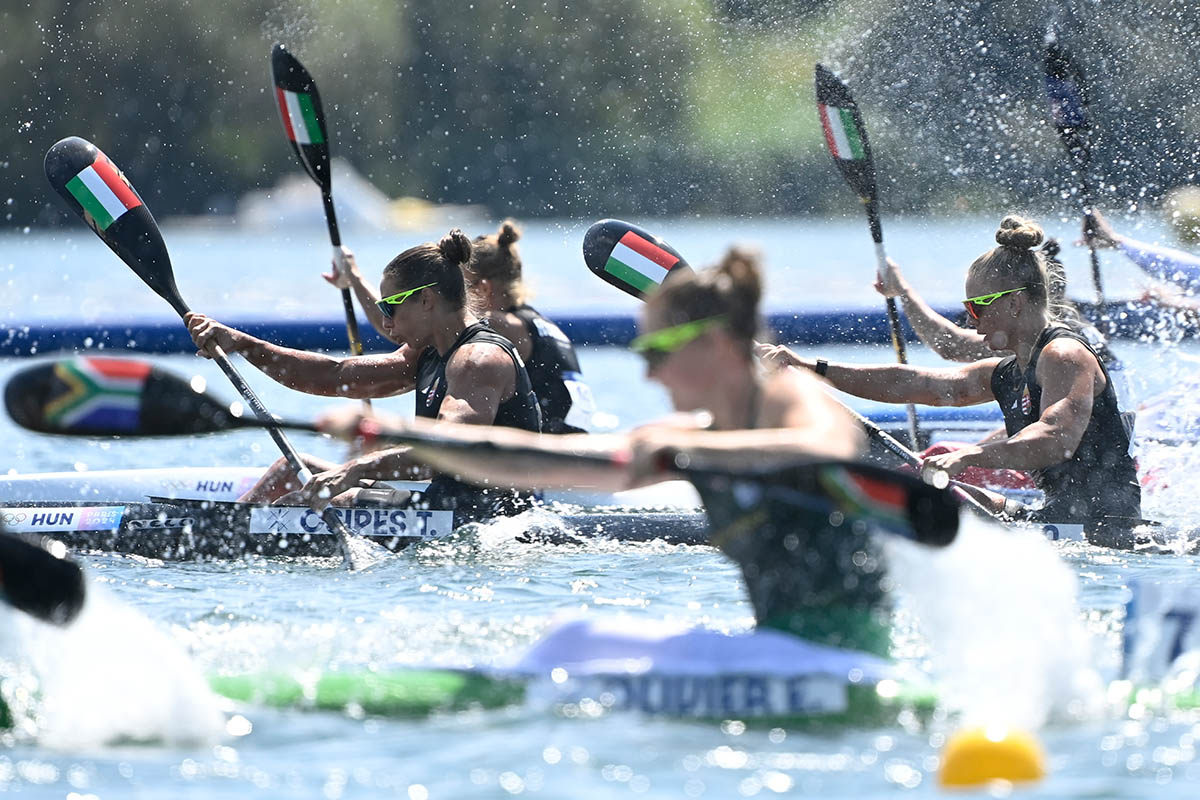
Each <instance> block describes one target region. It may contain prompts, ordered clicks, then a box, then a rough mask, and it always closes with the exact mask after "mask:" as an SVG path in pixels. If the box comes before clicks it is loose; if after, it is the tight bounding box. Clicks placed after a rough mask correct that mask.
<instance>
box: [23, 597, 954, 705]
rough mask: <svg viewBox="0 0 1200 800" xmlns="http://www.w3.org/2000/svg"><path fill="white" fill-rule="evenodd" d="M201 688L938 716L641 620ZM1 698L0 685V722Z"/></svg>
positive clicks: (735, 640) (820, 649) (875, 666)
mask: <svg viewBox="0 0 1200 800" xmlns="http://www.w3.org/2000/svg"><path fill="white" fill-rule="evenodd" d="M209 684H210V686H211V687H212V689H213V690H214V691H215V692H216V693H217V694H219V695H222V696H224V697H227V698H230V699H232V700H235V701H238V702H241V703H245V704H248V705H251V706H260V707H261V706H268V707H275V708H291V709H297V710H316V711H330V712H341V713H353V714H356V715H359V714H369V715H373V716H390V717H423V716H428V715H432V714H438V713H446V712H456V711H463V710H473V709H498V708H506V707H513V706H525V707H528V708H532V709H544V710H548V711H556V712H558V713H561V714H562V715H564V716H567V717H578V716H594V715H597V714H600V713H610V712H631V713H634V714H638V715H640V716H646V717H658V718H667V719H683V720H710V721H720V720H729V719H737V720H744V721H753V722H759V723H762V724H770V725H781V724H786V725H788V726H789V727H804V726H831V725H848V726H876V725H881V724H889V723H891V724H894V723H895V722H896V721H897V719H898V718H899V717H900V715H901V714H904V713H905V712H909V713H916V714H917V715H919V718H928V717H929V716H930V715H931V714H932V712H933V711H934V709H935V708H936V696H935V693H934V691H933V690H932V688H931V687H930V686H929V684H928V683H927V682H926V681H925V680H924V679H923V678H922V677H921V675H920V674H919V673H917V672H916V671H915V670H911V669H909V668H905V667H902V666H901V665H898V664H896V663H895V662H892V661H890V660H888V659H884V658H880V657H878V656H874V655H871V654H869V653H863V652H857V651H852V650H843V649H839V648H835V647H829V646H825V645H820V644H815V643H812V642H808V641H804V640H802V639H799V638H797V637H795V636H791V635H788V634H784V633H781V632H777V631H772V630H764V629H760V630H756V631H752V632H749V633H742V634H726V633H721V632H718V631H712V630H703V629H680V628H678V627H675V626H671V625H670V624H668V623H662V622H649V621H644V622H639V623H638V627H637V630H636V631H634V630H630V629H629V624H628V622H627V621H622V620H620V619H616V618H614V619H600V620H571V621H568V622H565V623H561V624H558V625H556V626H555V627H554V628H552V629H551V631H550V632H549V633H547V634H546V635H545V636H543V637H542V638H541V639H540V640H539V641H538V642H536V643H535V644H534V645H533V646H532V647H530V648H529V649H528V650H526V651H525V652H524V653H522V654H520V655H519V656H517V657H516V658H515V659H513V660H511V661H510V662H508V663H502V664H497V665H494V666H488V667H468V668H462V669H446V668H441V667H438V668H429V669H426V668H421V667H416V668H409V667H397V668H392V669H387V668H382V669H367V668H363V669H348V670H326V671H323V672H319V673H318V674H316V675H314V674H313V673H312V671H311V670H303V669H299V670H297V671H296V672H294V673H293V672H287V671H275V672H262V673H250V674H220V675H213V676H210V678H209ZM5 696H6V692H5V686H4V681H3V680H2V679H0V724H3V723H4V722H5V720H4V717H5V714H6V709H5V707H4V702H3V699H4V698H5ZM7 724H9V725H11V724H12V720H11V719H9V720H7Z"/></svg>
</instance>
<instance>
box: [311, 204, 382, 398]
mask: <svg viewBox="0 0 1200 800" xmlns="http://www.w3.org/2000/svg"><path fill="white" fill-rule="evenodd" d="M321 204H322V205H323V206H324V208H325V227H326V228H327V229H328V230H329V243H330V244H332V245H333V249H334V251H335V255H334V258H336V257H337V253H336V251H338V250H339V249H340V248H341V246H342V234H341V233H340V232H339V231H338V223H337V214H336V213H335V212H334V210H333V192H332V190H331V188H330V186H329V185H328V184H327V183H323V184H322V185H321ZM342 308H343V309H344V310H345V312H346V338H347V339H349V340H350V352H351V353H352V354H354V355H356V356H361V355H362V354H363V345H362V337H360V336H359V333H358V316H357V315H356V314H355V313H354V299H353V298H352V297H351V296H350V289H349V288H348V287H347V288H345V289H342ZM362 402H363V406H364V407H366V408H368V409H369V408H371V401H370V400H363V401H362Z"/></svg>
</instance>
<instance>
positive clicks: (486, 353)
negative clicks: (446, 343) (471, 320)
mask: <svg viewBox="0 0 1200 800" xmlns="http://www.w3.org/2000/svg"><path fill="white" fill-rule="evenodd" d="M515 380H516V367H515V365H514V363H513V360H512V356H510V355H509V354H508V353H507V352H506V351H505V350H504V348H503V347H501V346H500V345H498V344H495V343H492V342H468V343H467V344H464V345H463V346H462V347H460V348H458V350H457V351H455V353H454V355H453V357H451V359H450V362H449V363H448V364H446V381H447V382H448V383H458V382H460V381H470V382H471V383H474V384H480V385H487V386H511V385H512V384H513V383H514V382H515Z"/></svg>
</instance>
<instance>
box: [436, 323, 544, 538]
mask: <svg viewBox="0 0 1200 800" xmlns="http://www.w3.org/2000/svg"><path fill="white" fill-rule="evenodd" d="M481 342H486V343H488V344H494V345H496V346H497V347H499V348H500V349H502V350H503V351H504V352H505V353H507V354H508V356H509V358H511V359H512V361H513V366H514V367H515V368H516V371H517V380H516V391H515V392H514V393H513V396H512V397H510V398H509V399H508V400H505V401H504V402H503V403H501V404H500V407H499V408H498V409H496V419H495V420H494V421H493V422H492V424H493V425H500V426H503V427H506V428H520V429H521V430H525V431H533V432H535V433H537V432H539V431H541V412H540V410H539V409H538V403H537V398H536V397H535V396H534V393H533V388H532V386H531V385H530V383H529V373H528V372H526V370H525V364H524V363H523V362H522V361H521V357H520V356H519V355H517V351H516V349H514V348H513V345H512V342H510V341H509V340H508V339H505V338H504V337H503V336H501V335H500V334H498V333H496V332H495V331H493V330H492V329H491V328H489V327H488V325H487V323H486V322H476V323H473V324H471V325H468V326H467V328H466V329H465V330H464V331H463V332H462V333H461V334H460V335H459V337H458V339H456V340H455V342H454V344H452V345H451V346H450V349H449V350H447V351H446V352H445V354H444V355H443V354H439V353H438V351H437V349H436V348H433V347H427V348H425V351H424V352H422V353H421V357H420V359H418V361H417V409H416V413H417V416H418V417H427V418H430V419H437V416H438V412H439V411H441V408H442V400H444V399H445V397H446V365H447V364H449V363H450V359H451V358H453V357H454V354H455V353H457V352H458V349H459V348H460V347H462V346H463V345H465V344H468V343H470V344H478V343H481ZM420 502H422V503H423V504H425V505H427V506H428V507H430V508H437V509H448V510H451V511H454V512H456V514H455V515H456V517H458V518H459V519H461V520H463V521H467V520H469V519H481V518H484V517H493V516H497V515H504V514H516V513H520V512H521V511H523V510H524V509H525V508H527V507H528V506H529V502H530V497H529V496H528V495H526V494H523V493H520V492H515V491H513V490H511V489H487V488H483V487H478V486H472V485H470V484H466V483H463V482H461V481H458V480H455V479H454V478H452V477H450V476H449V475H440V474H437V475H434V477H433V480H431V481H430V483H429V490H428V491H426V492H424V493H422V495H421V497H420ZM456 523H457V520H456Z"/></svg>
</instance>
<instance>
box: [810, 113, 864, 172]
mask: <svg viewBox="0 0 1200 800" xmlns="http://www.w3.org/2000/svg"><path fill="white" fill-rule="evenodd" d="M817 112H818V113H819V114H820V115H821V127H822V128H823V129H824V131H825V143H826V144H828V145H829V152H831V153H833V157H834V158H845V159H849V160H851V161H855V160H859V159H863V158H866V157H867V153H866V150H864V149H863V144H862V142H863V140H862V132H861V131H860V130H859V126H858V122H857V120H855V118H854V111H853V110H851V109H849V108H838V107H837V106H826V105H822V104H820V103H818V104H817Z"/></svg>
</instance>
